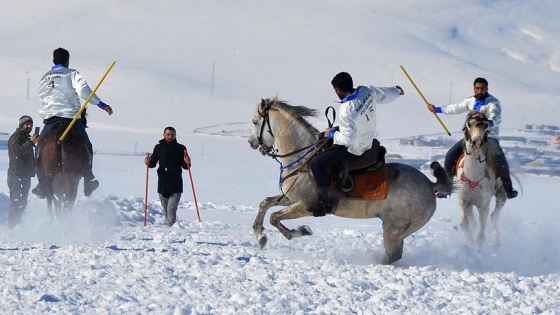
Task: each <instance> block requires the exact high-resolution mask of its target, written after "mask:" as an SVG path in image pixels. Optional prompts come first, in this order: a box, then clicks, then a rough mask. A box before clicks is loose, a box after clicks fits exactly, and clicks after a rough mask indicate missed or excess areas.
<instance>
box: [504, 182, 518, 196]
mask: <svg viewBox="0 0 560 315" xmlns="http://www.w3.org/2000/svg"><path fill="white" fill-rule="evenodd" d="M502 183H503V184H504V188H505V189H506V195H507V198H508V199H513V198H515V197H517V195H518V194H519V193H518V192H517V190H515V189H513V185H512V183H511V179H510V180H509V181H508V180H504V179H503V178H502Z"/></svg>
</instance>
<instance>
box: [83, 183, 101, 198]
mask: <svg viewBox="0 0 560 315" xmlns="http://www.w3.org/2000/svg"><path fill="white" fill-rule="evenodd" d="M97 187H99V181H97V180H96V179H93V180H91V181H84V195H85V196H86V197H89V196H91V194H92V193H93V191H94V190H96V189H97Z"/></svg>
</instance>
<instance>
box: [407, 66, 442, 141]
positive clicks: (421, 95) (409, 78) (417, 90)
mask: <svg viewBox="0 0 560 315" xmlns="http://www.w3.org/2000/svg"><path fill="white" fill-rule="evenodd" d="M401 69H402V71H403V72H404V74H405V75H406V77H407V78H408V80H410V83H412V86H414V88H415V89H416V92H418V94H420V97H422V99H423V100H424V102H425V103H426V106H430V103H428V101H427V100H426V98H425V97H424V95H423V94H422V92H420V90H419V89H418V87H417V86H416V84H414V81H412V78H411V77H410V76H409V75H408V72H406V70H405V69H404V67H403V66H401ZM432 114H434V116H435V117H436V119H437V120H438V121H439V123H440V124H441V126H442V127H443V129H444V130H445V132H447V134H448V135H449V136H451V133H450V132H449V130H447V128H446V127H445V125H444V124H443V121H441V119H439V117H438V115H437V114H436V113H432Z"/></svg>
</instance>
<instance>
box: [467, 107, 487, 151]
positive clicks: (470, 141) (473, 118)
mask: <svg viewBox="0 0 560 315" xmlns="http://www.w3.org/2000/svg"><path fill="white" fill-rule="evenodd" d="M489 130H490V121H489V120H488V118H487V117H486V115H484V114H483V113H481V112H470V113H469V114H468V115H467V119H466V122H465V126H464V127H463V131H464V133H465V146H466V148H467V149H468V151H469V153H479V152H480V150H481V148H482V144H483V143H484V142H486V140H487V136H488V132H489Z"/></svg>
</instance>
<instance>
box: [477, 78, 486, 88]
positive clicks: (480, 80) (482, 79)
mask: <svg viewBox="0 0 560 315" xmlns="http://www.w3.org/2000/svg"><path fill="white" fill-rule="evenodd" d="M477 83H482V84H484V85H485V86H486V87H488V81H486V79H485V78H476V79H474V83H473V85H475V84H477Z"/></svg>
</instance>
